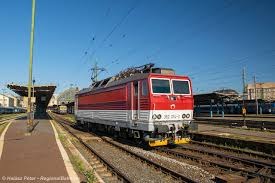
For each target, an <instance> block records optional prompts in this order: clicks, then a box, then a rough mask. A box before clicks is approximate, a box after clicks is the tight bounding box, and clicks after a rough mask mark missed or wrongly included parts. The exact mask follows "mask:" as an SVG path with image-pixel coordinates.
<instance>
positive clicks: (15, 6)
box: [0, 0, 275, 93]
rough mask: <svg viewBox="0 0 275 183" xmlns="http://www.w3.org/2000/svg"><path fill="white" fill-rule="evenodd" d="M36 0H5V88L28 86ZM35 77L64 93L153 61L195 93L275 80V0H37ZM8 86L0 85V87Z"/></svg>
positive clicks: (1, 39) (1, 45) (1, 1)
mask: <svg viewBox="0 0 275 183" xmlns="http://www.w3.org/2000/svg"><path fill="white" fill-rule="evenodd" d="M31 5H32V4H31V0H0V63H1V66H0V68H1V69H0V78H1V79H0V89H3V88H5V85H6V84H8V83H11V82H14V83H17V84H27V82H28V64H29V57H30V53H29V52H30V31H31ZM35 18H36V21H35V35H34V36H35V40H34V57H33V76H34V79H35V81H36V84H55V85H57V90H56V92H57V93H59V92H61V91H63V90H65V89H67V88H69V87H70V86H78V87H79V88H85V87H88V86H89V85H90V84H91V79H90V78H91V67H92V66H93V65H94V63H95V62H98V65H99V67H102V68H105V69H106V71H104V72H101V74H100V75H99V79H104V78H106V77H109V76H112V75H115V74H116V73H118V72H119V71H121V70H124V69H126V68H127V67H131V66H139V65H143V64H146V63H149V62H152V63H155V65H156V66H157V67H166V68H173V69H175V70H176V73H177V74H179V75H187V76H189V77H190V78H191V80H192V83H193V91H194V92H195V93H206V92H211V91H213V90H217V89H221V88H232V89H235V90H237V91H239V92H241V91H242V70H243V68H245V73H246V81H247V82H248V83H251V82H253V76H256V80H257V82H275V21H274V20H275V1H273V0H36V15H35ZM0 92H2V91H0Z"/></svg>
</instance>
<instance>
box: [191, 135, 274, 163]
mask: <svg viewBox="0 0 275 183" xmlns="http://www.w3.org/2000/svg"><path fill="white" fill-rule="evenodd" d="M191 144H198V145H201V146H206V147H210V148H216V149H222V150H226V151H231V152H234V153H237V154H246V155H249V156H254V157H259V158H264V159H267V160H273V161H275V156H272V155H269V154H266V153H261V152H254V151H253V152H252V151H248V150H244V149H236V148H232V147H226V146H220V145H216V144H212V143H208V142H199V141H195V140H192V141H191Z"/></svg>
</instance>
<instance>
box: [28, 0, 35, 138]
mask: <svg viewBox="0 0 275 183" xmlns="http://www.w3.org/2000/svg"><path fill="white" fill-rule="evenodd" d="M34 23H35V0H32V23H31V40H30V62H29V82H28V110H27V112H28V121H27V131H28V132H29V133H30V132H31V131H32V128H33V119H32V114H31V111H32V109H31V108H32V103H31V88H32V86H31V85H32V63H33V43H34Z"/></svg>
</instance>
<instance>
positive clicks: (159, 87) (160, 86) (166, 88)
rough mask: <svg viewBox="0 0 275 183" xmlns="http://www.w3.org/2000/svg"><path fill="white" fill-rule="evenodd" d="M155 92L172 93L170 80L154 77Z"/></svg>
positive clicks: (153, 87)
mask: <svg viewBox="0 0 275 183" xmlns="http://www.w3.org/2000/svg"><path fill="white" fill-rule="evenodd" d="M152 89H153V93H171V90H170V80H168V79H152Z"/></svg>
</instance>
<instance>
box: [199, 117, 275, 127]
mask: <svg viewBox="0 0 275 183" xmlns="http://www.w3.org/2000/svg"><path fill="white" fill-rule="evenodd" d="M245 121H246V126H247V127H248V128H256V129H268V130H275V122H272V121H264V120H263V121H256V120H245ZM195 122H196V123H198V124H213V125H219V126H229V127H242V126H243V124H244V121H243V120H229V119H226V120H224V119H198V118H197V119H195Z"/></svg>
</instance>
